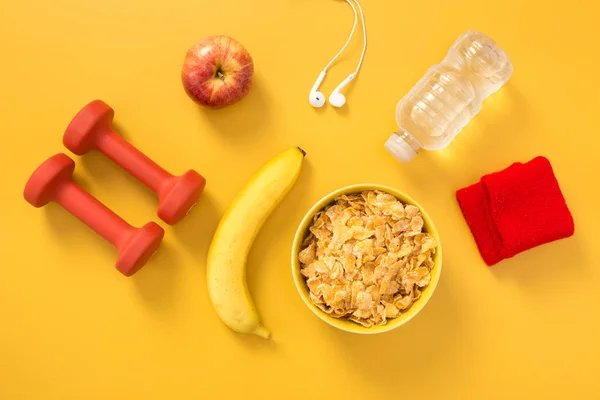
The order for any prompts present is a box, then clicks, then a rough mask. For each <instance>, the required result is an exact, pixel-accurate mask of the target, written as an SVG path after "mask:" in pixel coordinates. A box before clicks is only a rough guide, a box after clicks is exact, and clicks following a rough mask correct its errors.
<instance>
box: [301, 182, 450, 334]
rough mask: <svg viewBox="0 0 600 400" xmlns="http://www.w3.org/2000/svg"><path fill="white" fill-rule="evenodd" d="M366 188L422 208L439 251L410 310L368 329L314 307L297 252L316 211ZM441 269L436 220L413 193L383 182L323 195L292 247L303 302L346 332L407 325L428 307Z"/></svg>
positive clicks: (388, 329) (428, 229)
mask: <svg viewBox="0 0 600 400" xmlns="http://www.w3.org/2000/svg"><path fill="white" fill-rule="evenodd" d="M365 190H379V191H382V192H386V193H389V194H391V195H393V196H395V197H396V198H397V199H399V200H400V201H402V202H403V203H404V204H412V205H415V206H417V207H418V208H419V210H421V214H422V215H423V221H424V225H423V230H424V231H425V232H428V233H429V234H430V235H431V236H433V238H434V239H435V240H436V241H437V243H438V247H437V249H436V253H435V256H434V259H433V261H434V266H433V269H432V271H431V282H430V283H429V285H428V286H427V287H426V288H425V289H424V290H423V291H422V292H421V297H420V298H419V299H418V300H417V301H415V302H414V303H413V304H412V305H411V307H410V308H409V309H408V310H406V311H404V312H403V313H402V314H400V316H398V317H397V318H394V319H390V320H388V322H387V324H386V325H380V326H373V327H370V328H366V327H364V326H362V325H359V324H356V323H354V322H352V321H349V320H347V319H338V318H333V317H331V316H329V315H327V314H326V313H324V312H323V311H321V310H320V309H319V308H318V307H317V306H315V305H314V304H313V303H312V302H311V301H310V298H309V296H308V294H309V290H308V286H307V285H306V280H305V278H304V277H303V276H302V275H301V274H300V261H298V253H299V252H300V250H301V248H302V242H303V241H304V239H305V238H306V236H307V235H308V228H309V226H310V224H311V223H312V220H313V217H314V215H315V214H316V213H317V212H319V211H320V210H322V209H323V208H325V207H327V206H328V205H329V204H331V203H333V201H334V200H335V199H336V198H337V197H339V196H341V195H343V194H351V193H357V192H362V191H365ZM441 272H442V247H441V244H440V238H439V235H438V232H437V230H436V229H435V226H434V225H433V221H432V220H431V218H430V217H429V215H428V214H427V212H425V210H424V209H423V207H421V206H420V205H419V203H417V202H416V201H414V200H413V199H412V198H411V197H410V196H408V195H406V194H404V193H402V192H400V191H398V190H396V189H393V188H391V187H387V186H382V185H376V184H359V185H352V186H346V187H343V188H341V189H338V190H336V191H334V192H331V193H329V194H328V195H327V196H325V197H323V198H322V199H321V200H319V201H318V202H317V203H316V204H315V205H314V206H313V207H312V208H311V209H310V210H309V211H308V213H306V215H305V216H304V219H303V220H302V222H301V223H300V226H299V227H298V230H297V231H296V236H295V237H294V244H293V246H292V274H293V277H294V283H295V284H296V289H297V290H298V293H300V297H302V301H304V304H306V306H307V307H308V308H309V309H310V310H311V311H312V312H313V313H314V314H315V315H316V316H317V317H319V318H320V319H321V320H323V321H325V322H327V323H328V324H329V325H331V326H334V327H336V328H338V329H341V330H343V331H346V332H352V333H360V334H374V333H382V332H387V331H391V330H392V329H395V328H397V327H399V326H401V325H404V324H405V323H407V322H408V321H410V320H411V319H412V318H413V317H414V316H415V315H417V314H418V313H419V311H421V310H422V309H423V307H425V304H427V302H428V301H429V299H430V298H431V296H432V295H433V292H434V290H435V288H436V286H437V283H438V281H439V280H440V273H441Z"/></svg>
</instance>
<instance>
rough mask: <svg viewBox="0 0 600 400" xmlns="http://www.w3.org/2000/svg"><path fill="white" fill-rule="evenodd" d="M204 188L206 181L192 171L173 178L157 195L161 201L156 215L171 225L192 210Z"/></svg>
mask: <svg viewBox="0 0 600 400" xmlns="http://www.w3.org/2000/svg"><path fill="white" fill-rule="evenodd" d="M204 186H206V179H204V177H203V176H202V175H200V174H199V173H197V172H196V171H194V170H190V171H187V172H186V173H185V174H183V175H181V176H174V177H173V178H172V179H170V181H169V183H168V184H167V185H165V187H164V189H162V190H161V191H160V193H159V194H158V195H159V197H160V198H161V199H162V201H161V202H160V204H159V205H158V210H157V215H158V217H159V218H160V219H162V220H163V221H165V222H166V223H168V224H170V225H172V224H175V223H176V222H177V221H179V220H181V219H182V218H183V217H185V216H186V215H187V214H188V213H189V212H190V211H191V210H192V208H194V206H195V205H196V203H197V202H198V199H199V198H200V195H201V194H202V192H203V191H204Z"/></svg>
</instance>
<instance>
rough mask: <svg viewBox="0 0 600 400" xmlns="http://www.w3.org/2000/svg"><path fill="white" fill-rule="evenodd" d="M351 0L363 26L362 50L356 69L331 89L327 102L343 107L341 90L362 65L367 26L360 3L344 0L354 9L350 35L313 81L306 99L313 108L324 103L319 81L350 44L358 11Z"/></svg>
mask: <svg viewBox="0 0 600 400" xmlns="http://www.w3.org/2000/svg"><path fill="white" fill-rule="evenodd" d="M352 1H354V2H355V3H356V5H357V6H358V10H359V11H360V18H361V22H362V28H363V43H364V44H363V50H362V54H361V55H360V61H359V62H358V66H357V67H356V70H355V71H354V72H353V73H351V74H350V75H348V77H347V78H346V79H344V81H343V82H342V83H340V84H339V85H338V86H337V87H336V88H335V89H334V90H333V92H332V93H331V95H330V96H329V102H330V103H331V105H332V106H334V107H337V108H340V107H343V106H344V104H346V96H344V94H343V93H342V92H341V91H342V89H343V88H345V87H346V86H347V85H348V84H349V83H350V82H351V81H352V80H354V78H356V75H358V71H359V70H360V67H361V66H362V62H363V60H364V58H365V52H366V50H367V27H366V26H365V16H364V14H363V10H362V7H361V6H360V3H359V2H358V0H346V3H348V4H349V5H350V7H352V11H354V25H352V31H350V36H348V40H346V43H345V44H344V47H342V49H341V50H340V51H339V52H338V53H337V54H336V55H335V57H333V58H332V59H331V61H329V64H327V65H326V66H325V68H324V69H323V71H321V73H320V74H319V77H318V78H317V81H316V82H315V84H314V85H313V87H312V89H311V91H310V94H309V96H308V101H309V103H310V105H312V106H313V107H315V108H320V107H323V106H324V105H325V95H324V94H323V93H322V92H319V91H318V90H319V86H321V83H322V82H323V80H324V79H325V75H327V70H328V69H329V67H331V65H332V64H333V63H334V62H335V61H336V60H337V59H338V57H339V56H340V55H341V54H342V53H343V52H344V50H346V48H347V47H348V44H350V40H352V37H353V36H354V32H355V30H356V24H357V23H358V12H357V11H356V7H354V4H352Z"/></svg>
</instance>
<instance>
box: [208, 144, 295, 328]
mask: <svg viewBox="0 0 600 400" xmlns="http://www.w3.org/2000/svg"><path fill="white" fill-rule="evenodd" d="M305 155H306V153H305V152H304V150H302V149H301V148H299V147H294V148H291V149H289V150H287V151H284V152H283V153H281V154H279V155H278V156H276V157H275V158H273V159H272V160H270V161H269V162H267V163H266V164H265V165H264V166H263V167H262V168H261V169H260V170H259V171H258V172H257V173H256V174H255V175H254V176H253V177H252V179H251V180H250V181H249V182H248V183H247V184H246V186H245V187H244V188H243V189H242V191H241V192H240V193H239V194H238V195H237V197H236V198H235V200H234V201H233V202H232V203H231V205H230V206H229V208H228V209H227V211H226V212H225V215H224V216H223V218H221V222H219V226H218V227H217V231H216V232H215V235H214V237H213V240H212V242H211V244H210V248H209V250H208V261H207V270H208V276H207V284H208V293H209V296H210V300H211V302H212V304H213V306H214V308H215V310H216V312H217V314H218V315H219V317H220V318H221V320H222V321H223V322H224V323H225V324H226V325H227V326H229V327H230V328H231V329H233V330H235V331H237V332H242V333H254V334H256V335H258V336H261V337H263V338H265V339H268V338H269V337H270V333H269V331H268V330H267V329H266V328H265V327H264V326H262V325H261V323H260V319H259V316H258V313H257V311H256V307H255V306H254V302H253V301H252V298H251V297H250V292H249V291H248V286H247V285H246V258H247V256H248V252H249V251H250V248H251V247H252V243H253V242H254V239H255V238H256V235H257V234H258V232H259V231H260V229H261V227H262V226H263V224H264V222H265V221H266V220H267V218H268V217H269V215H270V214H271V212H272V211H273V210H274V209H275V208H276V207H277V205H278V204H279V203H280V202H281V200H282V199H283V198H284V197H285V195H286V194H287V193H288V192H289V191H290V189H291V188H292V186H294V183H295V182H296V179H297V178H298V175H299V174H300V168H301V166H302V160H303V159H304V156H305Z"/></svg>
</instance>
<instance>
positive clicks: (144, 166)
mask: <svg viewBox="0 0 600 400" xmlns="http://www.w3.org/2000/svg"><path fill="white" fill-rule="evenodd" d="M114 115H115V112H114V111H113V109H112V108H110V106H108V105H107V104H106V103H104V102H103V101H101V100H94V101H92V102H91V103H89V104H88V105H86V106H85V107H83V109H81V111H79V113H78V114H77V115H76V116H75V118H73V120H72V121H71V123H70V124H69V126H68V127H67V130H66V132H65V134H64V136H63V144H64V145H65V147H67V148H68V149H69V150H71V151H72V152H73V153H75V154H77V155H82V154H84V153H86V152H88V151H90V150H98V151H100V152H101V153H104V154H105V155H106V156H107V157H109V158H110V159H111V160H113V161H114V162H115V163H116V164H117V165H119V166H120V167H121V168H123V169H125V170H126V171H127V172H129V173H130V174H131V175H133V176H134V177H135V178H137V179H138V180H139V181H141V182H142V183H143V184H144V185H146V186H147V187H148V188H150V189H151V190H152V191H153V192H155V193H156V194H157V195H158V198H159V205H158V212H157V214H158V217H159V218H160V219H162V220H163V221H165V222H166V223H167V224H169V225H173V224H175V223H177V222H179V221H180V220H181V219H182V218H183V217H185V216H186V215H187V214H188V213H189V212H190V211H191V209H192V208H193V207H194V205H196V202H197V201H198V199H199V198H200V195H201V194H202V191H203V190H204V186H205V185H206V180H205V179H204V178H203V177H202V176H201V175H200V174H198V173H197V172H196V171H194V170H190V171H187V172H186V173H185V174H183V175H181V176H173V175H171V174H170V173H168V172H167V171H165V170H164V169H163V168H161V167H160V166H158V165H157V164H156V163H155V162H154V161H152V160H151V159H150V158H148V157H147V156H146V155H145V154H143V153H142V152H141V151H139V150H138V149H136V148H135V147H133V146H132V145H131V144H130V143H129V142H127V141H126V140H125V139H123V138H122V137H121V136H120V135H118V134H117V133H115V132H114V131H113V129H112V120H113V117H114Z"/></svg>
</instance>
